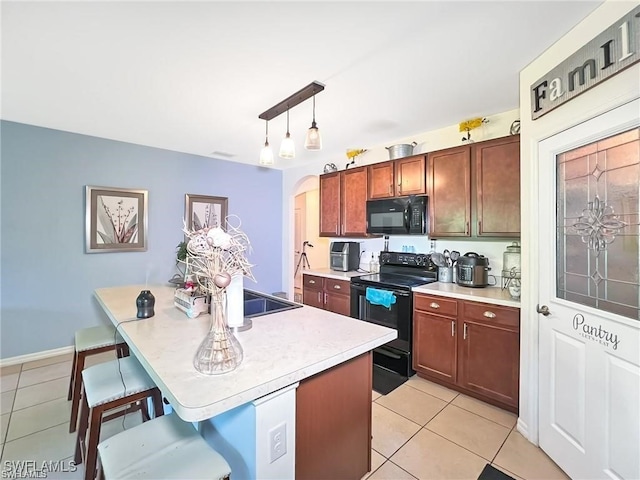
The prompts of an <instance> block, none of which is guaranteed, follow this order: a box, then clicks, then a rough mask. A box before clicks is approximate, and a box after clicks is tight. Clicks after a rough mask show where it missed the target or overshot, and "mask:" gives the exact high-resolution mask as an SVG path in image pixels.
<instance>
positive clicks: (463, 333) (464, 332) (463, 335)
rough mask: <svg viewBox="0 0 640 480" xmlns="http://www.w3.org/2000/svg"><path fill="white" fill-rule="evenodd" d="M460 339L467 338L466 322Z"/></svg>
mask: <svg viewBox="0 0 640 480" xmlns="http://www.w3.org/2000/svg"><path fill="white" fill-rule="evenodd" d="M462 339H463V340H466V339H467V324H466V323H465V324H464V329H463V331H462Z"/></svg>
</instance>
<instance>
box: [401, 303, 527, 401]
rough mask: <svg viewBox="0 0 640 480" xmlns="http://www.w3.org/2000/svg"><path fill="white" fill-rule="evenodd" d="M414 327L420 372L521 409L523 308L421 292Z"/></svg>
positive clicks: (416, 367)
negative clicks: (520, 379)
mask: <svg viewBox="0 0 640 480" xmlns="http://www.w3.org/2000/svg"><path fill="white" fill-rule="evenodd" d="M413 328H414V337H413V338H414V340H413V341H414V345H413V368H414V370H415V371H416V372H417V373H418V375H419V376H421V377H424V378H426V379H428V380H433V381H435V382H438V383H441V384H443V385H446V386H448V387H450V388H453V389H455V390H458V391H461V392H463V393H465V394H468V395H470V396H473V397H476V398H479V399H480V400H484V401H485V402H488V403H492V404H494V405H498V406H500V407H502V408H505V409H507V410H510V411H513V412H516V413H517V411H518V393H519V371H520V310H519V309H517V308H511V307H502V306H497V305H490V304H486V303H479V302H470V301H466V300H454V299H450V298H444V297H437V296H431V295H422V294H415V297H414V322H413Z"/></svg>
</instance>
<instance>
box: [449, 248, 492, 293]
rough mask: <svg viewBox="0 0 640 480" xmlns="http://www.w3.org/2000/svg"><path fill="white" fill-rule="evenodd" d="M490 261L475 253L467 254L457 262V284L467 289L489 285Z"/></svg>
mask: <svg viewBox="0 0 640 480" xmlns="http://www.w3.org/2000/svg"><path fill="white" fill-rule="evenodd" d="M489 270H491V267H489V259H488V258H487V257H485V256H483V255H478V254H477V253H475V252H467V253H465V254H464V255H463V256H462V257H460V258H458V261H457V262H456V283H457V284H458V285H462V286H465V287H480V288H481V287H486V286H488V285H489Z"/></svg>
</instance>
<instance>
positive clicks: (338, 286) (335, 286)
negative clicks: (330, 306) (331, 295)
mask: <svg viewBox="0 0 640 480" xmlns="http://www.w3.org/2000/svg"><path fill="white" fill-rule="evenodd" d="M333 288H335V289H336V290H340V289H341V288H342V287H340V285H334V286H333Z"/></svg>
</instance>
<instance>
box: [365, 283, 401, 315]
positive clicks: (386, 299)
mask: <svg viewBox="0 0 640 480" xmlns="http://www.w3.org/2000/svg"><path fill="white" fill-rule="evenodd" d="M366 299H367V300H368V301H369V303H371V304H372V305H382V306H384V307H387V308H388V309H389V310H391V305H393V304H394V303H396V296H395V295H394V294H393V292H390V291H388V290H379V289H377V288H371V287H367V293H366Z"/></svg>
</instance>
